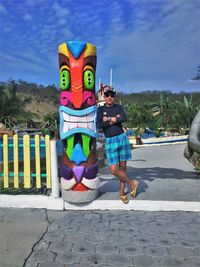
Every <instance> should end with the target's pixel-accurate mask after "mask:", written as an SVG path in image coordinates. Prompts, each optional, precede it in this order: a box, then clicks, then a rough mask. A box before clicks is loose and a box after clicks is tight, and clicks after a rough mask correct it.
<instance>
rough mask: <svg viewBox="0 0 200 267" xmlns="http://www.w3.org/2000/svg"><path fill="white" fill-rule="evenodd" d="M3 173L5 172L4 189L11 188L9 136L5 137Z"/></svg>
mask: <svg viewBox="0 0 200 267" xmlns="http://www.w3.org/2000/svg"><path fill="white" fill-rule="evenodd" d="M3 172H4V188H8V187H9V182H8V136H7V135H3Z"/></svg>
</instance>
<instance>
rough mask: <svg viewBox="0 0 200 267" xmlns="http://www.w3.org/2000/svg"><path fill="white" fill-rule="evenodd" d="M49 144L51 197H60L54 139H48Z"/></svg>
mask: <svg viewBox="0 0 200 267" xmlns="http://www.w3.org/2000/svg"><path fill="white" fill-rule="evenodd" d="M50 146H51V183H52V197H54V198H58V197H60V188H59V179H58V156H57V150H56V140H51V141H50Z"/></svg>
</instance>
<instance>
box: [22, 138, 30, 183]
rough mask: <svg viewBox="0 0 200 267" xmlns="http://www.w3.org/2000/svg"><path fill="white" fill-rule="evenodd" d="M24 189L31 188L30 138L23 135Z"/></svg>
mask: <svg viewBox="0 0 200 267" xmlns="http://www.w3.org/2000/svg"><path fill="white" fill-rule="evenodd" d="M23 143H24V188H30V187H31V175H30V174H31V166H30V136H29V135H24V137H23Z"/></svg>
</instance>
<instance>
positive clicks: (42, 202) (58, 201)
mask: <svg viewBox="0 0 200 267" xmlns="http://www.w3.org/2000/svg"><path fill="white" fill-rule="evenodd" d="M0 208H35V209H48V210H63V209H64V201H63V199H62V198H53V197H51V196H41V195H14V196H13V195H0Z"/></svg>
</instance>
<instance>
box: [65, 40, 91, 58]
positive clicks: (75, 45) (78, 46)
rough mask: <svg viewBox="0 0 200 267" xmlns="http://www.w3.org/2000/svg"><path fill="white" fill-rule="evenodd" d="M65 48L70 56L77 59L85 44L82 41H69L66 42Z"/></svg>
mask: <svg viewBox="0 0 200 267" xmlns="http://www.w3.org/2000/svg"><path fill="white" fill-rule="evenodd" d="M67 46H68V48H69V50H70V52H71V53H72V55H73V56H74V57H75V58H76V59H77V58H79V56H80V54H81V53H82V52H83V50H84V49H85V46H86V43H84V42H82V41H69V42H67Z"/></svg>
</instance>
